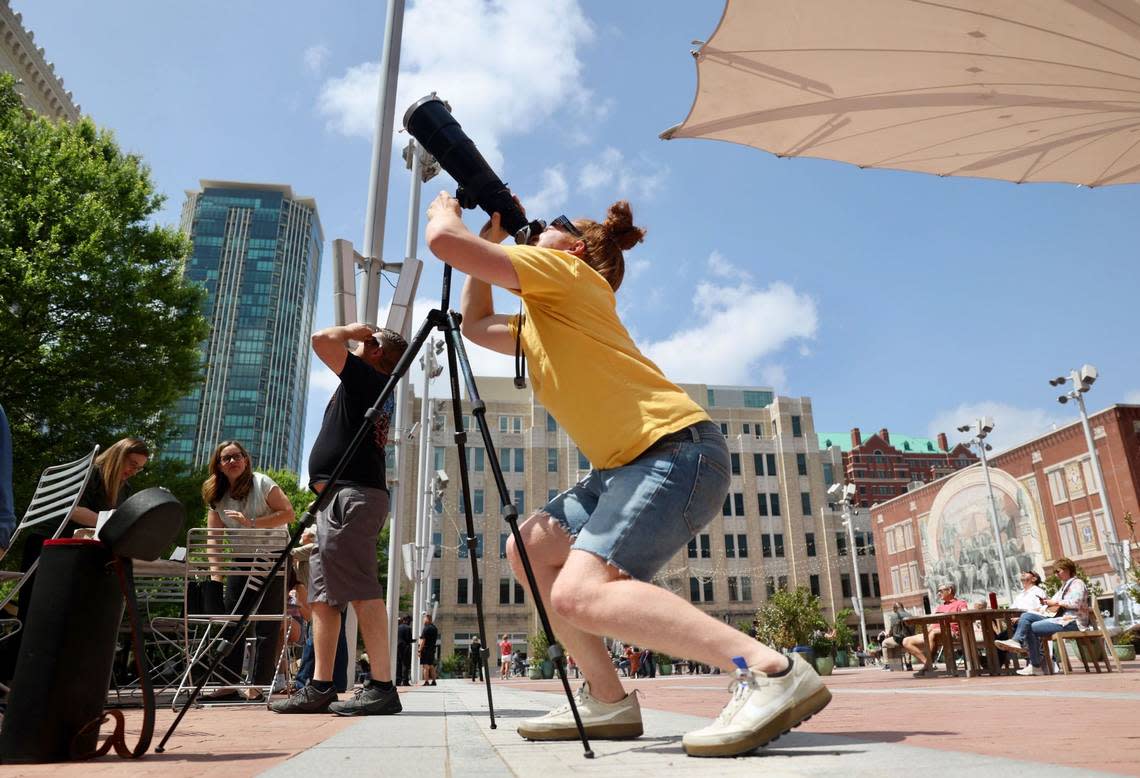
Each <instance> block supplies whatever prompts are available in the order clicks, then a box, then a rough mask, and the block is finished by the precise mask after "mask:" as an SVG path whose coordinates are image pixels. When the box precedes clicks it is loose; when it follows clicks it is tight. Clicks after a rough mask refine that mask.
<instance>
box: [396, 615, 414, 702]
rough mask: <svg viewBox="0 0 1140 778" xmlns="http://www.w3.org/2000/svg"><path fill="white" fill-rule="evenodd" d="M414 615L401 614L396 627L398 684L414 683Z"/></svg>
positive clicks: (408, 684)
mask: <svg viewBox="0 0 1140 778" xmlns="http://www.w3.org/2000/svg"><path fill="white" fill-rule="evenodd" d="M414 642H415V639H414V638H413V636H412V617H411V616H401V617H400V626H399V627H397V628H396V685H397V686H411V683H412V678H411V676H412V643H414Z"/></svg>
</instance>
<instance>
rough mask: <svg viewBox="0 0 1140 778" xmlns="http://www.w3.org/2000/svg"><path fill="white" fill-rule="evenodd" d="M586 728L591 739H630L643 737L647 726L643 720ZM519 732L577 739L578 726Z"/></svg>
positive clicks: (529, 737)
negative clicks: (643, 724) (644, 725)
mask: <svg viewBox="0 0 1140 778" xmlns="http://www.w3.org/2000/svg"><path fill="white" fill-rule="evenodd" d="M585 729H586V737H588V738H590V739H591V740H630V739H632V738H635V737H641V735H642V733H643V732H644V731H645V728H644V727H643V726H642V724H641V722H640V721H639V722H637V723H634V724H594V725H591V726H588V727H586V728H585ZM518 733H519V735H520V736H522V737H523V738H526V739H527V740H577V739H578V728H577V727H569V728H565V729H545V730H538V729H530V730H528V729H524V728H523V727H521V726H520V727H519V728H518Z"/></svg>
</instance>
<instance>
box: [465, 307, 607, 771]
mask: <svg viewBox="0 0 1140 778" xmlns="http://www.w3.org/2000/svg"><path fill="white" fill-rule="evenodd" d="M447 318H448V321H449V326H448V327H447V329H446V333H447V338H448V346H449V348H448V358H449V360H452V361H458V363H459V368H460V370H461V371H462V373H463V380H464V383H465V384H466V385H467V396H468V397H470V398H471V413H472V416H473V417H474V418H475V423H476V425H477V426H478V427H479V434H480V435H481V436H482V438H483V445H484V447H485V448H486V449H487V460H488V463H489V464H490V466H491V472H492V474H493V475H494V478H495V488H496V489H497V490H498V492H499V503H500V505H501V506H502V511H503V518H504V519H506V522H507V524H508V526H510V528H511V535H512V536H513V537H514V540H515V548H516V549H517V550H518V553H519V560H520V561H521V562H522V566H523V571H524V572H525V573H526V582H527V585H528V586H529V587H530V594H531V597H533V598H534V607H535V610H536V611H537V613H538V620H539V623H541V624H542V630H543V632H544V633H545V634H546V640H547V642H548V643H549V644H550V648H548V649H547V656H548V657H549V658H550V659H551V660H552V661H553V662H554V668H555V670H557V671H558V678H559V680H560V681H562V690H563V691H564V692H565V693H566V700H567V701H568V702H569V703H570V713H571V714H572V715H573V716H574V724H575V726H576V727H577V728H578V737H579V738H580V739H581V741H582V748H583V750H584V752H585V753H584V756H585V757H586V758H587V759H593V758H594V752H593V750H592V749H591V748H590V741H589V740H587V738H586V728H585V727H584V726H583V725H582V717H581V715H580V714H579V713H578V704H577V702H576V701H575V699H574V692H573V691H572V690H571V689H570V679H569V678H568V677H567V675H566V656H565V654H564V653H563V651H562V646H561V645H559V643H558V642H557V640H556V639H555V637H554V629H553V628H552V627H551V626H550V618H549V617H548V616H547V614H546V606H545V605H543V602H542V593H541V592H540V591H539V588H538V581H537V579H535V577H534V569H533V568H532V567H531V564H530V557H529V556H527V553H526V545H525V544H524V542H523V538H522V533H520V532H519V522H518V519H519V511H518V507H517V506H516V505H515V504H514V503H512V502H511V499H510V492H509V490H508V489H507V482H506V479H505V478H503V468H502V466H501V465H500V464H499V457H498V454H497V453H496V452H495V443H494V441H493V440H491V430H490V427H488V426H487V406H486V404H485V403H484V402H483V400H482V399H481V398H480V397H479V388H478V387H477V386H476V385H475V376H474V375H473V374H472V373H471V362H470V360H469V359H468V358H467V351H466V349H464V347H463V338H462V337H461V336H460V334H459V314H457V313H456V312H455V311H448V312H447ZM453 352H454V357H453V356H452V354H453ZM449 364H450V363H449ZM451 367H452V371H451V374H452V376H453V377H452V380H453V381H457V380H458V376H456V373H455V369H454V365H451ZM453 391H454V390H453ZM457 395H458V393H457V392H455V396H457ZM484 645H485V644H484Z"/></svg>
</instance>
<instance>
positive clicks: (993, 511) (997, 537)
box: [978, 420, 1013, 603]
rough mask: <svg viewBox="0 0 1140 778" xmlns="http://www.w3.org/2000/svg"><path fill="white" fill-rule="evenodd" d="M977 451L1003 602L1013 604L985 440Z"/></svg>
mask: <svg viewBox="0 0 1140 778" xmlns="http://www.w3.org/2000/svg"><path fill="white" fill-rule="evenodd" d="M981 427H982V422H981V421H980V420H979V421H978V432H979V434H980V433H981ZM978 451H980V452H981V454H982V473H983V474H985V477H986V491H987V492H988V493H989V496H990V522H991V524H992V525H993V530H994V542H995V543H997V547H998V561H999V562H1000V564H1001V580H1002V583H1003V584H1004V585H1005V600H1006V602H1007V603H1012V602H1013V590H1012V589H1011V588H1010V585H1009V570H1008V569H1007V568H1006V566H1005V548H1004V547H1003V546H1002V543H1001V530H1000V529H999V528H998V520H997V501H996V500H994V486H993V484H992V483H991V482H990V465H989V461H988V460H987V459H986V441H985V438H981V437H979V438H978Z"/></svg>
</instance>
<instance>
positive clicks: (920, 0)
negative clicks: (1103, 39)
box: [910, 0, 1140, 59]
mask: <svg viewBox="0 0 1140 778" xmlns="http://www.w3.org/2000/svg"><path fill="white" fill-rule="evenodd" d="M910 2H912V3H914V4H915V5H925V6H928V7H931V8H941V9H943V10H947V11H958V12H961V13H966V14H969V15H970V16H977V17H981V18H984V19H991V20H993V21H996V22H1002V23H1004V24H1009V25H1012V26H1014V27H1022V28H1024V29H1027V30H1033V31H1034V32H1039V33H1042V34H1043V35H1048V36H1050V37H1054V38H1064V39H1065V40H1069V41H1073V42H1075V43H1081V44H1084V45H1085V46H1089V47H1091V48H1094V49H1100V50H1101V51H1108V52H1111V53H1113V54H1118V55H1120V56H1122V57H1127V58H1129V59H1140V58H1138V57H1136V56H1135V55H1133V54H1128V53H1126V52H1122V51H1117V50H1116V49H1112V48H1109V47H1108V46H1102V45H1101V44H1099V43H1093V42H1092V41H1089V40H1086V39H1084V38H1078V37H1077V36H1075V35H1067V34H1065V33H1062V32H1058V31H1057V30H1050V29H1046V28H1044V27H1039V26H1037V25H1035V24H1028V23H1026V22H1023V21H1018V20H1016V19H1010V18H1008V17H1005V16H998V15H997V14H990V13H984V12H982V11H975V10H971V9H966V8H959V7H957V6H953V5H946V4H945V3H936V2H932V0H910ZM1069 2H1070V4H1072V5H1077V3H1075V2H1073V0H1069ZM1081 5H1084V7H1082V8H1081V10H1082V11H1084V12H1085V13H1087V14H1089V15H1090V16H1097V15H1096V14H1093V13H1092V12H1091V11H1090V10H1089V8H1088V6H1087V5H1085V4H1083V3H1082V4H1081ZM1118 15H1119V14H1118ZM1097 18H1099V19H1100V20H1101V21H1102V22H1105V23H1106V24H1108V25H1109V26H1110V27H1113V28H1115V29H1117V30H1119V31H1120V32H1123V33H1124V34H1125V35H1129V36H1131V37H1133V38H1136V39H1138V40H1140V35H1138V34H1137V33H1136V32H1130V31H1127V30H1124V29H1123V28H1122V27H1121V26H1120V25H1118V24H1113V23H1112V22H1109V21H1108V20H1106V19H1105V18H1104V17H1103V16H1097ZM1124 18H1127V17H1124ZM1129 21H1131V22H1132V26H1133V27H1136V26H1137V24H1136V22H1134V21H1133V20H1131V19H1129Z"/></svg>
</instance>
